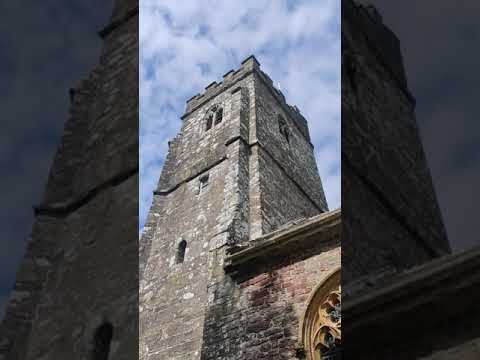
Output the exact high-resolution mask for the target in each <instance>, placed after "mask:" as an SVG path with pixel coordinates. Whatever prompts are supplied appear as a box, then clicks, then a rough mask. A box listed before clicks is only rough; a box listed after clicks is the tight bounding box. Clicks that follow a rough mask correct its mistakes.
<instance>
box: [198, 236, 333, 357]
mask: <svg viewBox="0 0 480 360" xmlns="http://www.w3.org/2000/svg"><path fill="white" fill-rule="evenodd" d="M339 240H340V239H338V238H337V239H334V238H332V239H331V240H330V241H329V242H320V241H318V242H317V246H315V247H312V248H310V249H308V250H306V251H298V249H295V248H292V249H291V251H290V255H287V256H282V257H275V258H272V259H271V260H270V261H264V262H258V263H256V264H255V265H254V266H252V267H248V268H242V269H239V270H238V271H236V272H234V273H232V274H227V275H224V274H223V269H217V273H216V276H213V277H212V280H211V281H210V284H209V289H208V293H209V296H208V299H209V301H208V312H207V318H206V321H205V329H204V334H203V338H204V347H203V350H202V360H206V359H212V360H214V359H215V360H222V359H228V360H233V359H239V360H240V359H241V360H257V359H297V358H302V357H301V355H300V354H301V353H302V352H301V350H302V349H303V345H301V344H300V342H301V338H300V334H301V329H300V327H301V320H302V317H303V316H304V312H305V309H306V306H307V304H308V299H309V297H310V295H311V293H312V290H313V289H314V288H315V287H316V286H317V285H318V284H320V283H321V282H322V280H324V279H325V278H326V277H327V276H329V275H330V274H331V273H332V272H333V271H334V270H335V269H338V268H339V267H340V247H339ZM218 256H221V254H219V255H218ZM220 266H221V265H220ZM214 273H215V272H214ZM298 356H300V357H298Z"/></svg>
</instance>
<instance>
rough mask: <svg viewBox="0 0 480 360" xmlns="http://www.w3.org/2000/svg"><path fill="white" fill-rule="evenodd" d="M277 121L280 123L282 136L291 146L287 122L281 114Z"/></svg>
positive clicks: (279, 127)
mask: <svg viewBox="0 0 480 360" xmlns="http://www.w3.org/2000/svg"><path fill="white" fill-rule="evenodd" d="M277 121H278V130H279V131H280V134H282V136H283V138H284V139H285V140H286V141H287V144H289V143H290V130H289V129H288V125H287V122H286V121H285V119H284V118H283V117H282V115H280V114H279V115H278V117H277Z"/></svg>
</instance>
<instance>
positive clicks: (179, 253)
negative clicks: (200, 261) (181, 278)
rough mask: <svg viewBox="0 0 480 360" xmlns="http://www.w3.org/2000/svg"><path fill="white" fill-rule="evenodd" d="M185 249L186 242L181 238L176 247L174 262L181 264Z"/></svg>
mask: <svg viewBox="0 0 480 360" xmlns="http://www.w3.org/2000/svg"><path fill="white" fill-rule="evenodd" d="M186 250H187V242H186V241H185V240H183V239H182V241H180V242H179V243H178V247H177V256H176V263H177V264H181V263H183V261H184V260H185V251H186Z"/></svg>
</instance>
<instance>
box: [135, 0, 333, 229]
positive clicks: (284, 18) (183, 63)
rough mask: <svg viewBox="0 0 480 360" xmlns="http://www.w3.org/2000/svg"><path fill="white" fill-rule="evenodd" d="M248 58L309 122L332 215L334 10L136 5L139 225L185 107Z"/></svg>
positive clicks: (271, 4) (292, 5)
mask: <svg viewBox="0 0 480 360" xmlns="http://www.w3.org/2000/svg"><path fill="white" fill-rule="evenodd" d="M250 54H254V55H255V56H256V57H257V59H258V60H259V61H260V63H261V64H262V68H263V69H264V71H266V72H267V73H268V74H269V75H270V76H271V78H272V79H273V80H274V82H275V83H280V86H281V89H282V92H283V93H284V94H285V96H286V98H287V101H288V102H289V103H291V104H295V105H297V106H298V108H299V109H300V110H301V111H302V113H303V114H304V115H305V117H306V118H307V120H308V121H309V126H310V132H311V136H312V142H313V143H314V145H315V147H316V157H317V162H318V167H319V170H320V175H321V177H322V180H323V183H324V188H325V191H326V195H327V200H328V202H329V206H330V208H332V209H333V208H337V207H339V206H340V64H341V62H340V1H338V0H322V1H318V0H312V1H289V0H282V1H280V0H275V1H274V0H271V1H267V0H246V1H243V2H239V1H213V0H212V1H193V0H192V1H161V0H157V1H155V0H141V1H140V224H141V225H143V223H144V221H145V217H146V214H147V212H148V208H149V207H150V202H151V194H152V191H153V190H154V187H155V185H156V183H157V181H158V177H159V175H160V170H161V164H162V161H163V159H164V157H165V155H166V151H167V142H168V140H169V139H170V138H172V137H173V136H175V135H176V133H177V132H178V130H179V129H180V126H181V120H180V116H181V115H182V113H183V111H184V106H185V101H186V99H188V98H190V97H191V96H193V95H195V94H196V93H198V92H202V91H203V89H204V87H205V86H206V85H208V84H209V83H210V82H212V81H214V80H217V81H218V80H220V79H221V75H223V74H224V73H225V72H227V71H228V70H230V69H236V68H238V66H239V65H240V61H241V60H243V59H244V58H246V57H247V56H249V55H250Z"/></svg>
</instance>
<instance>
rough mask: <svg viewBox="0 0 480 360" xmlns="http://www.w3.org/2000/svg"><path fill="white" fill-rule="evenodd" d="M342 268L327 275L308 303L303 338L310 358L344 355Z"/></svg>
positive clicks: (329, 358) (335, 358)
mask: <svg viewBox="0 0 480 360" xmlns="http://www.w3.org/2000/svg"><path fill="white" fill-rule="evenodd" d="M341 304H342V301H341V285H340V271H336V272H335V273H334V274H332V275H331V276H330V277H329V278H327V279H326V280H325V281H324V282H323V283H322V284H321V285H320V286H319V287H318V288H317V289H316V290H315V291H314V294H313V295H312V297H311V300H310V302H309V304H308V306H307V310H306V312H305V318H304V321H303V327H302V339H303V344H304V348H305V352H306V358H307V359H308V360H339V359H341V341H342V332H341V324H342V313H341Z"/></svg>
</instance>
